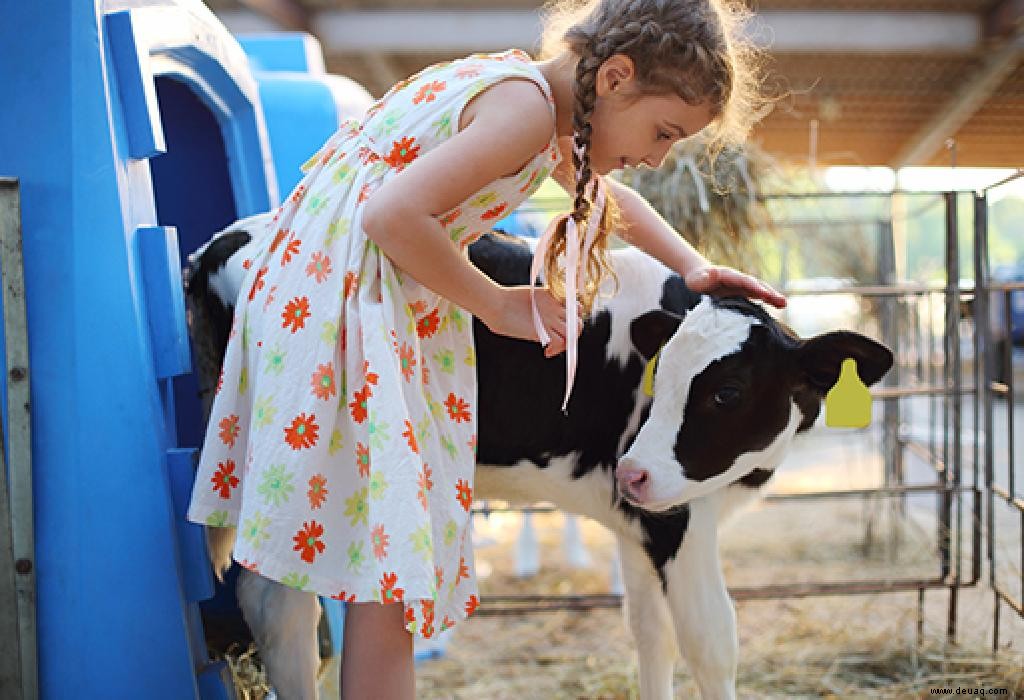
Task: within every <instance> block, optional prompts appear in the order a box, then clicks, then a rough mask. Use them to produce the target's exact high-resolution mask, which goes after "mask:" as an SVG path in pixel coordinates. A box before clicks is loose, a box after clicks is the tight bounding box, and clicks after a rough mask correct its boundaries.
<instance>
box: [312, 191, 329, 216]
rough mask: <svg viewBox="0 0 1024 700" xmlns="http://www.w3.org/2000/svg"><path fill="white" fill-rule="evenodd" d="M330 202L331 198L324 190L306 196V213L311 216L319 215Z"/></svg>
mask: <svg viewBox="0 0 1024 700" xmlns="http://www.w3.org/2000/svg"><path fill="white" fill-rule="evenodd" d="M330 202H331V198H330V197H329V196H328V195H326V194H324V193H323V192H320V193H317V194H314V195H310V196H309V197H307V198H306V213H307V214H309V215H310V216H319V215H320V212H322V211H323V210H324V209H326V208H327V205H328V204H330Z"/></svg>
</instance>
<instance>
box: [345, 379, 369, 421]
mask: <svg viewBox="0 0 1024 700" xmlns="http://www.w3.org/2000/svg"><path fill="white" fill-rule="evenodd" d="M369 399H370V387H369V386H368V385H367V386H364V387H363V388H362V389H360V390H359V391H357V392H356V393H355V398H354V399H353V401H352V403H350V404H349V405H348V407H349V409H351V411H352V420H354V421H355V422H356V423H363V422H364V421H366V417H367V416H368V415H370V413H369V411H368V410H367V401H369Z"/></svg>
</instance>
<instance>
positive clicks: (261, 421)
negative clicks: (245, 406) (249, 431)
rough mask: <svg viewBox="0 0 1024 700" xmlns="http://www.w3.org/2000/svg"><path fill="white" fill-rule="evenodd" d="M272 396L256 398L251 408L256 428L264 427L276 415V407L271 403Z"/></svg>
mask: <svg viewBox="0 0 1024 700" xmlns="http://www.w3.org/2000/svg"><path fill="white" fill-rule="evenodd" d="M272 400H273V397H272V396H262V397H260V398H258V399H256V403H255V404H254V406H253V409H252V417H253V425H254V426H255V427H256V429H257V430H259V429H262V428H266V427H267V426H268V425H270V424H271V422H272V421H273V420H274V417H275V416H276V415H277V408H275V407H274V404H273V403H272Z"/></svg>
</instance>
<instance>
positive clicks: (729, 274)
mask: <svg viewBox="0 0 1024 700" xmlns="http://www.w3.org/2000/svg"><path fill="white" fill-rule="evenodd" d="M560 146H561V149H562V153H563V154H564V153H570V152H571V151H570V150H569V149H570V148H571V146H570V145H569V144H568V143H566V142H565V140H563V143H562V144H560ZM574 177H575V176H574V174H573V168H572V164H571V161H570V160H569V159H567V158H563V159H562V162H561V163H560V164H559V167H558V168H556V170H555V173H554V178H555V180H556V181H558V183H559V184H560V185H561V186H562V187H563V188H564V189H565V190H566V192H569V193H574V192H575V185H574ZM604 183H605V185H606V186H607V187H608V188H609V191H610V192H611V194H612V196H613V197H615V200H616V202H617V203H618V205H619V208H620V209H621V211H622V224H623V225H622V229H621V230H620V231H617V233H618V234H619V235H620V236H621V237H622V238H623V240H625V241H627V242H628V243H632V244H633V245H635V246H636V247H637V248H640V249H641V250H643V251H644V252H646V253H647V254H649V255H651V256H652V257H654V258H657V259H658V260H660V261H661V262H662V263H664V264H665V265H666V266H667V267H669V268H671V269H672V270H674V271H675V272H677V273H679V274H680V275H682V276H683V278H684V279H685V280H686V284H687V286H688V287H690V289H692V290H693V291H695V292H704V293H709V294H718V295H740V296H745V297H749V298H752V299H760V300H762V301H766V302H768V303H769V304H772V305H773V306H777V307H780V308H781V307H784V306H785V305H786V298H785V297H784V296H782V295H781V294H779V293H778V292H777V291H775V290H774V289H773V288H772V287H771V286H769V285H768V284H766V283H764V282H762V281H761V280H759V279H757V278H756V277H753V276H752V275H748V274H746V273H744V272H740V271H739V270H734V269H733V268H731V267H726V266H724V265H715V264H713V263H711V262H708V260H707V259H706V258H705V257H704V256H703V255H701V254H700V253H699V252H697V251H696V250H695V249H694V247H693V246H692V245H690V244H689V242H687V240H686V239H685V238H683V237H682V236H681V235H679V233H678V232H677V231H676V230H675V229H674V228H672V226H671V224H669V223H668V222H667V221H665V219H664V218H663V217H662V216H661V214H659V213H658V212H657V211H655V209H654V207H652V206H651V205H650V204H649V203H648V202H647V200H646V199H644V198H643V197H641V196H640V194H639V193H637V192H636V190H634V189H632V188H631V187H628V186H626V185H623V184H622V183H621V182H617V181H615V180H613V179H612V178H610V177H605V178H604Z"/></svg>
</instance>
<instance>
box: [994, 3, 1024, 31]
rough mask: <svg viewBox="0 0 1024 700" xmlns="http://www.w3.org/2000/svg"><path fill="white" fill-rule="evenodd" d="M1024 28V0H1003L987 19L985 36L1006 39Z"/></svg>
mask: <svg viewBox="0 0 1024 700" xmlns="http://www.w3.org/2000/svg"><path fill="white" fill-rule="evenodd" d="M1022 26H1024V0H1003V1H1002V2H1000V3H999V4H998V5H996V6H995V7H993V8H992V9H991V10H990V11H989V13H988V15H987V16H986V17H985V36H986V38H989V39H1005V38H1006V37H1009V36H1013V35H1014V34H1016V33H1017V32H1019V31H1020V30H1021V28H1022Z"/></svg>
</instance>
